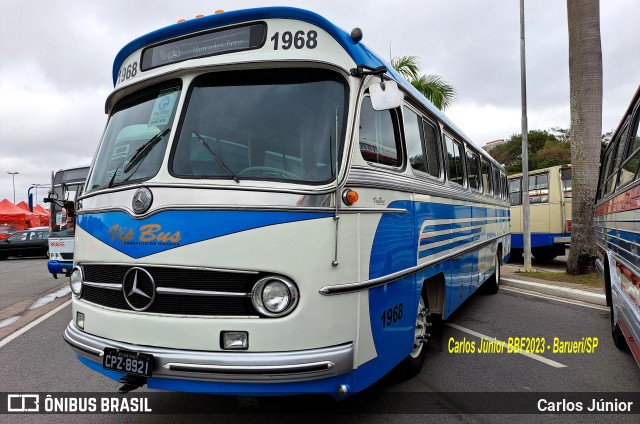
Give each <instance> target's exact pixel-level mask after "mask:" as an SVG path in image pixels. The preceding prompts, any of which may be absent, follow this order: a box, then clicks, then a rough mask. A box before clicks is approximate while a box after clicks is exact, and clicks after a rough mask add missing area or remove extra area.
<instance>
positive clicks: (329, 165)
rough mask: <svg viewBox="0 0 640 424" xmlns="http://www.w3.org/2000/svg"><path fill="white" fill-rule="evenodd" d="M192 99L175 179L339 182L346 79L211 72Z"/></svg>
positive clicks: (305, 73)
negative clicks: (336, 175)
mask: <svg viewBox="0 0 640 424" xmlns="http://www.w3.org/2000/svg"><path fill="white" fill-rule="evenodd" d="M187 98H188V102H189V103H188V106H187V110H186V113H185V114H184V117H183V118H182V121H181V126H180V134H179V137H178V140H177V143H176V147H175V148H174V151H173V152H172V165H171V169H170V172H171V173H172V175H174V176H175V177H177V178H190V179H203V178H217V179H232V180H235V181H244V180H277V181H283V182H304V183H310V184H319V183H323V182H328V181H330V180H331V179H333V178H335V168H336V139H338V140H342V139H343V138H344V128H343V127H344V120H345V119H344V114H345V108H346V84H345V82H344V79H343V78H341V77H340V76H339V75H337V74H335V73H333V72H329V71H322V70H310V69H292V70H262V71H236V72H219V73H211V74H206V75H202V76H200V77H199V78H197V79H196V80H195V81H194V83H193V86H192V87H191V90H190V93H189V95H188V96H187ZM338 145H339V146H341V144H338ZM338 150H341V149H338Z"/></svg>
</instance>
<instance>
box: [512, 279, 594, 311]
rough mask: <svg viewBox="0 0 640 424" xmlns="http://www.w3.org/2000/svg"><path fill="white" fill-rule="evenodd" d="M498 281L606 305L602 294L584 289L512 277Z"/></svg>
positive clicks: (539, 291) (552, 294)
mask: <svg viewBox="0 0 640 424" xmlns="http://www.w3.org/2000/svg"><path fill="white" fill-rule="evenodd" d="M500 282H501V283H503V284H504V285H505V286H510V287H516V288H519V289H523V290H530V291H533V292H537V293H543V294H548V295H550V296H557V297H565V298H569V299H573V300H578V301H580V302H586V303H593V304H596V305H600V306H607V299H606V298H605V296H604V294H598V293H592V292H588V291H585V290H578V289H570V288H567V287H558V286H553V285H550V284H541V283H534V282H531V281H523V280H515V279H513V278H501V279H500Z"/></svg>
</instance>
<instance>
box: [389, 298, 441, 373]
mask: <svg viewBox="0 0 640 424" xmlns="http://www.w3.org/2000/svg"><path fill="white" fill-rule="evenodd" d="M425 298H426V296H425V294H424V293H422V294H420V301H419V302H418V310H417V314H416V326H415V329H414V335H413V352H411V353H410V354H409V355H408V356H407V357H406V358H404V359H403V360H402V362H400V364H398V366H397V367H396V368H395V369H394V373H393V374H394V377H396V378H398V379H400V380H407V379H409V378H412V377H415V376H416V375H418V373H419V372H420V370H421V369H422V366H423V365H424V361H425V359H426V357H427V346H426V344H427V342H428V337H429V336H430V335H431V334H432V332H433V331H437V330H439V326H434V325H433V324H434V323H433V319H434V316H432V315H431V314H429V306H428V304H427V303H426V302H425Z"/></svg>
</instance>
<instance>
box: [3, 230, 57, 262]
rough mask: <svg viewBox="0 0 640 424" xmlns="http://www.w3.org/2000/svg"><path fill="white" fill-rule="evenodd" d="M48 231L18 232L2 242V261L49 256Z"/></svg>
mask: <svg viewBox="0 0 640 424" xmlns="http://www.w3.org/2000/svg"><path fill="white" fill-rule="evenodd" d="M48 250H49V231H48V229H33V228H32V229H30V230H25V231H18V232H17V233H13V234H11V235H10V236H9V237H7V238H6V239H4V240H0V260H2V259H6V258H7V257H9V256H47V252H48Z"/></svg>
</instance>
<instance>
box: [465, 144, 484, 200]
mask: <svg viewBox="0 0 640 424" xmlns="http://www.w3.org/2000/svg"><path fill="white" fill-rule="evenodd" d="M479 171H480V157H479V156H478V154H477V153H475V152H472V151H471V149H467V177H468V178H469V187H471V188H473V189H475V190H480V189H481V187H480V180H479V178H478V174H479Z"/></svg>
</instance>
